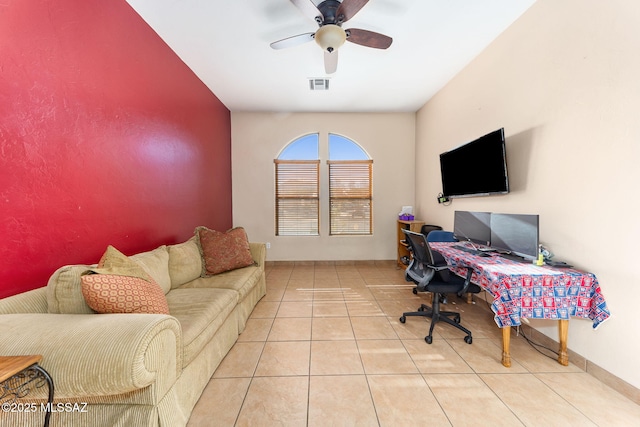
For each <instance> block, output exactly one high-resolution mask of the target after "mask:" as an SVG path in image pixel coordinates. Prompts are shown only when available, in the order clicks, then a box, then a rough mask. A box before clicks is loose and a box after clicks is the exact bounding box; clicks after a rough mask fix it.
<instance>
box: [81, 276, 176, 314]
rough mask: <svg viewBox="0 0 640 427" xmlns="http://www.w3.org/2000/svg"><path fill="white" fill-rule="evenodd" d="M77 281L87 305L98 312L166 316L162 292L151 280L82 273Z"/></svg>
mask: <svg viewBox="0 0 640 427" xmlns="http://www.w3.org/2000/svg"><path fill="white" fill-rule="evenodd" d="M80 280H81V282H82V295H83V296H84V299H85V301H86V302H87V305H88V306H89V307H91V308H92V309H93V310H95V311H96V312H98V313H154V314H169V306H168V305H167V299H166V298H165V296H164V292H162V288H161V287H160V286H159V285H158V284H157V283H156V282H155V281H154V280H153V279H151V280H145V279H141V278H140V277H134V276H119V275H116V274H85V275H83V276H82V277H81V278H80Z"/></svg>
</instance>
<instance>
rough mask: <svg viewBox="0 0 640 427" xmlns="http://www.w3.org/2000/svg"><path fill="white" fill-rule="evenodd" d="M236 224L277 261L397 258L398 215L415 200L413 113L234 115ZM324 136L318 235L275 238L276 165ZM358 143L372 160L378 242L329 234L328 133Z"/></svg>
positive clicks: (370, 239)
mask: <svg viewBox="0 0 640 427" xmlns="http://www.w3.org/2000/svg"><path fill="white" fill-rule="evenodd" d="M231 126H232V141H233V146H232V178H233V223H234V225H236V226H243V227H245V228H246V230H247V233H248V235H249V238H250V239H251V240H252V241H256V242H257V241H261V242H269V243H271V249H269V250H268V251H267V258H268V259H269V260H271V261H277V260H287V261H291V260H296V261H298V260H388V259H395V257H396V247H395V245H394V241H395V240H394V239H395V233H396V229H395V227H396V225H395V224H396V223H395V220H396V218H397V214H398V212H399V211H400V209H401V207H402V206H403V205H413V204H414V197H415V184H414V177H415V170H414V166H413V160H412V158H413V154H414V152H415V114H413V113H402V114H308V113H300V114H278V113H232V115H231ZM316 132H318V133H319V134H320V156H321V160H322V161H321V165H320V173H321V175H320V179H321V188H320V191H321V195H320V197H321V201H320V202H321V203H320V204H321V207H322V208H321V218H320V221H321V222H320V236H313V237H290V236H288V237H276V236H275V227H274V224H275V219H274V212H275V196H274V191H275V189H274V164H273V159H275V158H276V157H277V156H278V154H279V153H280V151H281V150H282V149H283V148H284V147H285V146H286V145H287V144H288V143H290V142H291V141H293V140H294V139H296V138H298V137H300V136H303V135H306V134H309V133H316ZM329 132H331V133H336V134H340V135H343V136H346V137H348V138H350V139H352V140H354V141H355V142H357V143H358V144H359V145H360V146H361V147H362V148H363V149H364V150H365V151H366V152H367V153H368V154H369V156H371V158H372V159H373V221H374V225H373V229H374V233H373V235H372V236H329V235H328V191H327V180H328V178H327V165H326V159H327V134H328V133H329Z"/></svg>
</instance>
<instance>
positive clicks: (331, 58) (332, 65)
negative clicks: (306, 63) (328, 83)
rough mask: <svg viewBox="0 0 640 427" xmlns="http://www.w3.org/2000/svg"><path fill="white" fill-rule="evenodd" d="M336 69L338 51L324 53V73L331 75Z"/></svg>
mask: <svg viewBox="0 0 640 427" xmlns="http://www.w3.org/2000/svg"><path fill="white" fill-rule="evenodd" d="M337 69H338V51H337V50H334V51H333V52H331V53H329V52H325V53H324V72H325V73H327V74H333V73H335V72H336V70H337Z"/></svg>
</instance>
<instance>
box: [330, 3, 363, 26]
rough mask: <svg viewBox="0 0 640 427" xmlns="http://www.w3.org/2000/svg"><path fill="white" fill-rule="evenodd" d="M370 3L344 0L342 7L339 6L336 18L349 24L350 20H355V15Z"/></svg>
mask: <svg viewBox="0 0 640 427" xmlns="http://www.w3.org/2000/svg"><path fill="white" fill-rule="evenodd" d="M368 2H369V0H342V3H340V6H338V11H337V12H336V17H337V18H338V20H339V21H340V22H347V21H348V20H349V19H351V18H353V15H355V14H356V13H358V12H359V11H360V9H362V8H363V7H364V5H365V4H367V3H368ZM341 16H342V18H341Z"/></svg>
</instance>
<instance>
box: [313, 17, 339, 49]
mask: <svg viewBox="0 0 640 427" xmlns="http://www.w3.org/2000/svg"><path fill="white" fill-rule="evenodd" d="M314 37H315V40H316V43H318V45H319V46H320V47H321V48H322V50H324V51H326V52H329V53H331V52H333V51H334V50H336V49H338V48H339V47H340V46H342V45H343V44H344V42H345V40H346V39H347V35H346V34H345V31H344V30H343V29H342V28H341V27H340V26H338V25H335V24H327V25H323V26H322V27H320V28H319V29H318V31H316V34H315V36H314Z"/></svg>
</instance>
